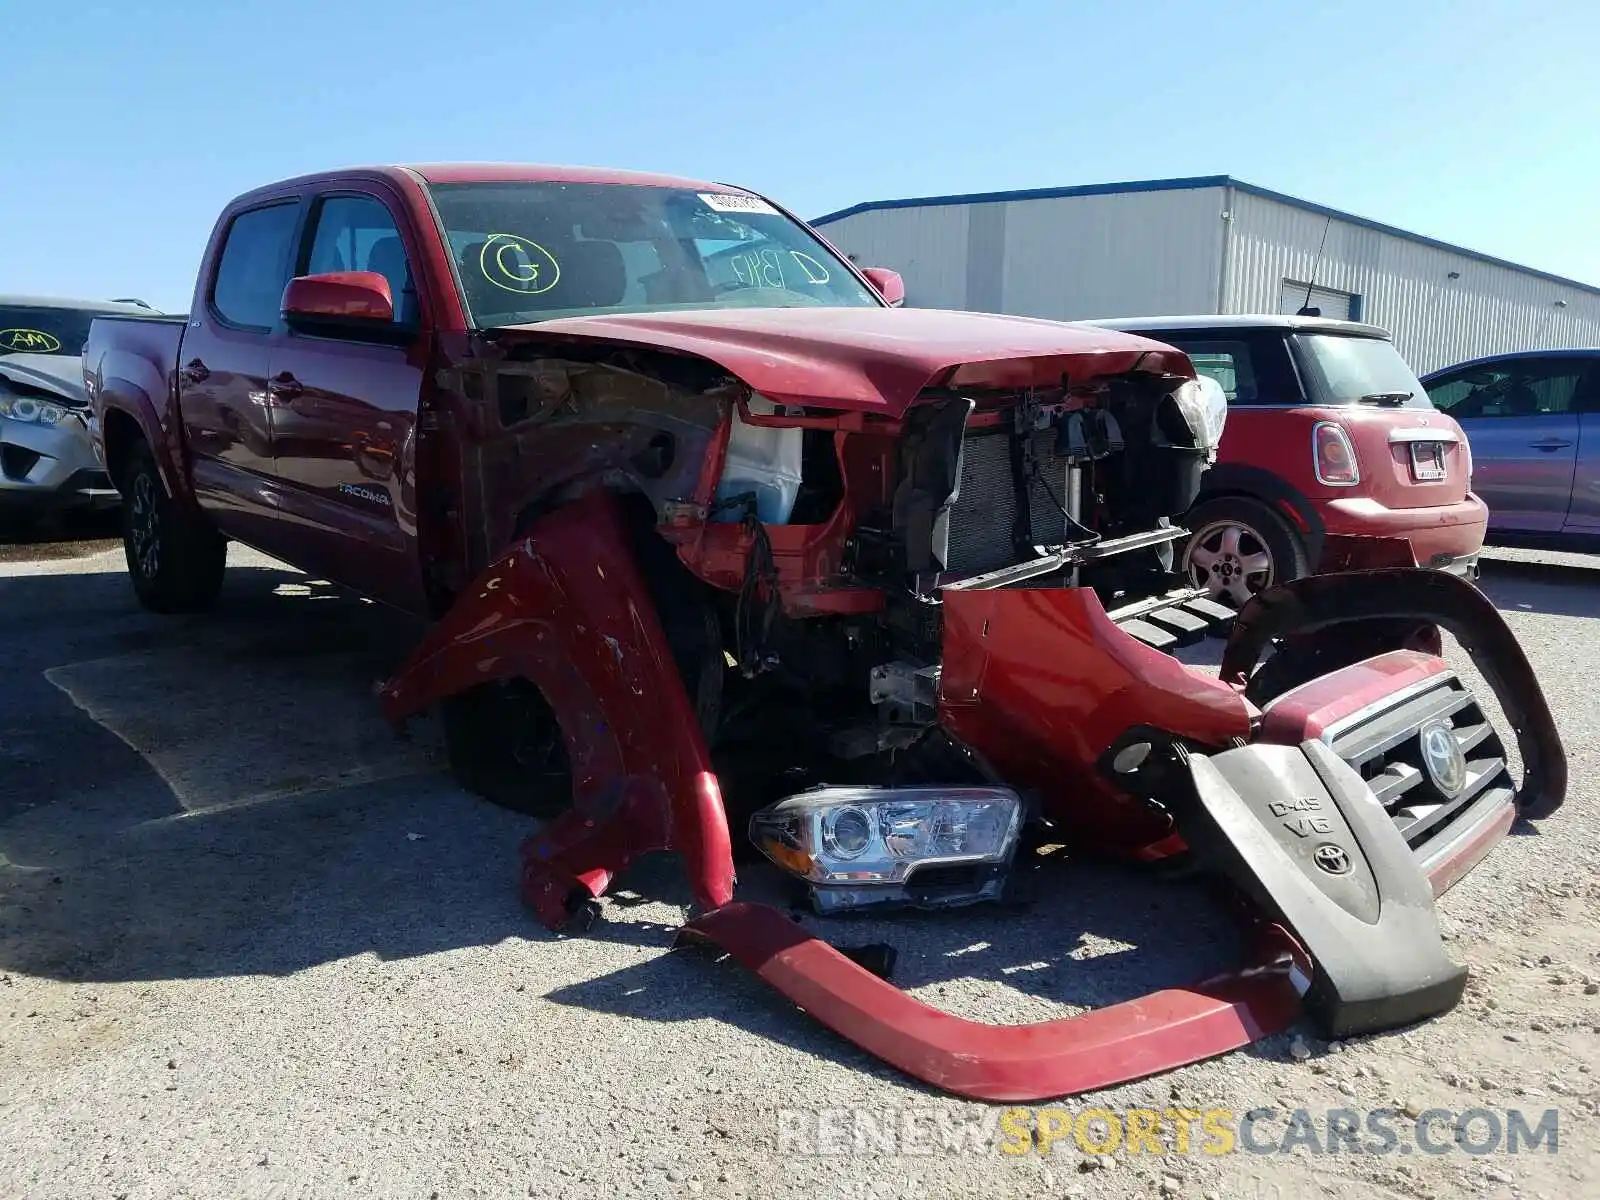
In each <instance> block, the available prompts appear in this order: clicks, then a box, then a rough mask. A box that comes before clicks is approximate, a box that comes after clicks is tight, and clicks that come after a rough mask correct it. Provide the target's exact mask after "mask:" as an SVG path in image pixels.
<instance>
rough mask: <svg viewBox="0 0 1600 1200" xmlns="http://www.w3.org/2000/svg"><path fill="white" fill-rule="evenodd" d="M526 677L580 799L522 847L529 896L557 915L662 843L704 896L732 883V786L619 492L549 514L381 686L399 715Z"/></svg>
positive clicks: (392, 715)
mask: <svg viewBox="0 0 1600 1200" xmlns="http://www.w3.org/2000/svg"><path fill="white" fill-rule="evenodd" d="M512 678H522V679H527V680H529V681H530V682H532V683H533V684H534V685H536V686H537V687H538V688H539V689H540V691H541V692H543V693H544V697H545V700H546V702H547V703H548V704H549V705H550V707H551V708H552V709H553V710H554V712H555V715H556V719H557V720H558V721H559V722H560V725H561V734H562V738H563V740H564V741H565V743H566V747H567V757H568V761H569V763H570V765H571V770H572V790H573V803H572V808H571V809H569V810H568V811H567V812H566V813H564V814H563V815H562V816H560V817H558V818H557V819H556V820H555V821H553V822H552V823H551V824H550V826H549V827H548V828H546V829H545V830H543V831H542V832H541V833H540V834H538V835H537V836H535V837H533V838H530V839H529V840H528V842H527V843H525V845H524V847H523V862H524V865H523V877H522V886H523V895H524V898H525V899H526V900H527V901H528V903H529V904H530V905H531V906H532V907H533V908H534V909H535V911H536V912H538V914H539V916H540V919H541V920H543V921H544V922H545V923H546V924H547V925H550V926H551V927H553V928H554V927H559V926H560V925H562V924H563V923H564V922H565V920H566V918H567V917H568V915H570V913H571V912H572V911H573V910H574V909H575V908H576V907H577V906H578V905H581V903H582V902H583V901H585V900H588V899H592V898H594V897H596V896H599V895H600V894H601V893H602V892H603V891H605V889H606V888H607V887H608V886H609V885H610V881H611V879H612V877H613V876H614V875H615V874H616V873H617V872H619V871H621V870H622V869H623V868H624V867H626V866H627V865H628V864H629V863H630V862H632V861H633V860H634V859H636V858H638V857H639V856H640V855H642V854H646V853H649V852H650V851H652V850H666V849H672V850H676V851H679V852H680V853H681V854H682V855H683V858H684V860H685V864H686V866H687V868H688V871H689V876H690V881H691V883H692V884H693V887H694V890H695V895H696V899H697V900H698V901H699V902H700V904H701V905H702V906H704V907H706V908H716V907H718V906H720V905H722V904H725V903H727V902H728V900H729V899H731V898H732V895H733V881H734V871H733V854H732V849H731V844H730V840H729V834H728V822H727V817H726V815H725V813H724V811H723V807H722V793H721V791H720V789H719V787H718V784H717V779H716V776H715V775H714V774H713V773H712V771H711V766H710V756H709V754H708V753H707V750H706V745H705V740H704V738H703V737H702V735H701V732H700V726H699V723H698V721H697V720H696V717H695V712H694V708H693V706H692V705H691V704H690V702H689V698H688V695H687V693H686V692H685V690H684V686H683V679H682V676H681V675H680V673H679V671H678V668H677V665H676V663H675V662H674V660H673V657H672V652H671V649H670V647H669V646H668V644H667V639H666V635H665V633H664V632H663V631H662V628H661V623H660V621H659V620H658V619H657V616H656V612H655V605H654V602H653V600H652V598H651V594H650V591H649V588H648V587H647V585H646V583H645V581H644V578H643V576H642V575H641V573H640V571H639V568H638V565H637V563H636V562H635V560H634V555H633V551H632V548H631V546H630V544H629V539H628V535H627V531H626V528H625V526H624V523H623V519H622V513H621V510H620V508H619V506H618V502H617V500H616V498H615V497H614V496H611V495H610V494H609V493H605V492H594V493H591V494H589V495H588V496H586V497H584V498H583V499H580V500H578V501H575V502H574V503H572V504H570V505H568V506H566V507H564V508H561V509H559V510H557V511H556V512H554V513H552V514H550V515H549V516H546V517H544V518H543V519H542V520H540V521H539V522H538V523H537V524H536V525H534V526H533V527H532V528H531V529H529V531H528V533H527V536H526V537H524V538H522V539H521V540H519V541H518V542H517V543H516V544H515V545H513V546H512V547H511V548H510V549H509V550H508V551H507V552H506V553H505V554H503V555H502V556H501V557H500V558H498V559H496V560H495V561H494V562H493V563H491V564H490V565H489V566H488V567H487V568H486V569H485V570H484V571H483V573H482V574H480V575H479V576H478V577H477V578H476V579H475V580H473V582H472V584H471V585H470V586H469V587H468V588H466V589H465V590H464V591H463V592H462V594H461V596H460V597H459V598H458V599H457V600H456V602H455V604H454V605H452V607H451V608H450V610H449V611H448V612H447V613H445V615H444V617H443V618H442V619H441V620H440V621H439V622H438V624H437V625H435V626H434V628H433V629H432V630H431V631H430V632H429V634H428V636H427V637H426V638H425V639H424V640H423V643H422V645H421V646H419V647H418V648H417V650H416V652H415V653H413V654H412V655H411V657H410V658H409V659H408V660H407V661H406V663H405V665H404V666H403V667H402V668H401V669H400V671H399V672H398V673H397V674H396V675H395V676H394V677H393V678H392V679H391V680H389V681H388V683H386V684H385V685H384V686H383V688H382V692H381V702H382V706H383V710H384V713H385V715H386V716H387V717H388V718H389V719H390V720H391V721H393V722H395V723H397V724H398V723H399V722H402V721H404V720H405V718H407V717H409V716H411V715H413V714H415V713H417V712H420V711H421V710H423V709H425V708H427V707H429V706H431V705H434V704H436V703H438V702H439V701H440V700H443V699H445V698H446V697H449V696H452V695H456V694H458V693H460V692H464V691H466V690H467V689H469V688H471V687H474V686H476V685H478V684H483V683H489V682H493V681H495V680H502V679H512Z"/></svg>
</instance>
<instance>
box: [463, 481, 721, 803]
mask: <svg viewBox="0 0 1600 1200" xmlns="http://www.w3.org/2000/svg"><path fill="white" fill-rule="evenodd" d="M633 515H634V517H635V520H636V522H637V524H636V525H635V527H634V528H633V529H632V531H631V532H632V535H633V538H634V550H635V554H636V562H637V563H638V565H639V569H640V571H641V573H642V574H643V575H644V578H645V582H646V584H647V585H648V586H649V588H650V593H651V596H652V598H653V599H654V600H655V602H656V615H657V617H658V618H659V619H660V621H661V624H662V627H663V629H664V631H665V633H666V635H667V641H668V644H669V645H670V647H671V648H672V653H673V658H674V660H675V661H676V663H677V665H678V670H679V672H680V674H681V675H682V678H683V682H684V688H685V690H686V691H687V692H688V696H689V702H690V704H691V705H693V706H694V710H695V715H696V716H697V717H698V718H699V721H700V727H701V731H702V732H703V733H704V735H705V738H706V742H707V744H708V745H709V744H711V743H713V742H714V741H715V738H716V730H717V726H718V723H719V720H720V716H721V707H722V679H723V671H724V666H723V657H722V631H721V627H720V625H719V624H718V621H717V614H716V610H715V609H714V608H712V606H711V603H710V599H709V597H708V595H707V589H706V587H705V585H704V584H702V583H700V581H699V580H697V579H695V578H694V576H693V575H691V574H690V573H689V571H688V569H687V568H686V567H684V566H683V564H682V563H680V562H679V561H678V557H677V555H676V554H675V553H674V552H673V550H672V547H671V546H669V545H668V544H667V543H666V542H664V541H662V540H661V538H660V537H659V536H658V535H657V534H656V533H655V532H654V529H653V528H652V527H651V524H650V522H649V521H648V520H647V519H646V518H648V517H652V516H653V510H651V509H648V508H646V509H644V510H643V512H642V513H641V512H639V511H638V510H634V513H633ZM519 533H520V530H519ZM439 708H440V716H441V718H442V721H443V725H444V735H445V746H446V752H447V754H448V756H449V761H450V771H451V774H453V775H454V776H455V779H456V782H458V783H459V784H461V786H462V787H464V788H466V789H467V791H469V792H472V793H473V794H474V795H478V796H481V797H483V798H484V799H485V800H487V801H489V802H490V803H491V804H496V805H499V806H500V807H501V808H508V809H510V810H512V811H513V812H520V813H526V814H527V815H529V816H534V817H553V816H557V815H559V814H560V813H561V812H563V811H564V810H565V809H566V808H567V807H568V806H569V805H570V804H571V803H572V774H571V768H570V765H569V761H568V757H567V752H566V742H565V741H564V739H563V737H562V734H561V726H560V723H559V722H558V721H557V719H556V715H555V712H554V710H552V709H551V707H550V705H549V703H548V702H547V701H546V700H545V698H544V694H543V693H542V692H541V691H540V690H539V688H538V687H537V686H536V685H535V684H534V683H532V682H531V681H530V680H527V679H520V678H516V679H505V680H500V681H497V682H494V683H486V684H479V685H478V686H477V687H474V688H471V689H469V690H468V691H466V692H462V693H460V694H458V695H455V696H451V697H449V698H448V699H446V700H444V701H442V702H441V703H440V706H439Z"/></svg>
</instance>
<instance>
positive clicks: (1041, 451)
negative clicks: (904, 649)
mask: <svg viewBox="0 0 1600 1200" xmlns="http://www.w3.org/2000/svg"><path fill="white" fill-rule="evenodd" d="M1031 436H1032V438H1033V459H1034V465H1035V468H1036V469H1035V472H1034V477H1033V478H1032V479H1031V480H1029V483H1028V499H1029V512H1030V514H1031V519H1032V522H1033V540H1034V543H1035V544H1037V545H1042V546H1057V545H1060V544H1061V543H1062V542H1064V541H1066V540H1068V539H1067V536H1066V533H1067V520H1066V516H1065V514H1063V512H1062V506H1063V505H1064V504H1065V503H1066V499H1067V490H1066V489H1067V466H1066V462H1065V460H1064V459H1060V458H1058V457H1057V456H1056V431H1055V430H1054V429H1041V430H1038V431H1036V432H1035V433H1033V434H1032V435H1031ZM1016 516H1017V495H1016V489H1015V488H1014V487H1013V485H1012V481H1011V440H1010V435H1009V434H1008V433H1007V432H1006V431H1005V430H1004V429H993V430H983V431H981V432H980V431H973V432H969V433H968V434H967V436H966V438H965V440H964V441H963V442H962V447H961V484H960V491H959V493H958V494H957V497H956V502H955V505H954V507H953V508H952V509H951V513H950V542H949V552H948V554H947V555H946V561H945V564H944V565H945V570H947V571H954V572H957V573H959V574H962V575H975V574H979V573H981V572H984V571H994V570H998V569H999V568H1001V567H1007V566H1011V565H1012V564H1013V563H1016V562H1018V561H1021V560H1020V559H1019V558H1018V556H1017V553H1016V551H1015V550H1014V549H1013V548H1012V545H1011V530H1012V526H1013V524H1014V523H1015V521H1016ZM1080 536H1081V535H1080Z"/></svg>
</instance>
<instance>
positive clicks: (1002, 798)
mask: <svg viewBox="0 0 1600 1200" xmlns="http://www.w3.org/2000/svg"><path fill="white" fill-rule="evenodd" d="M1021 817H1022V802H1021V800H1020V799H1019V798H1018V796H1017V794H1016V793H1015V792H1013V791H1011V790H1009V789H1007V788H988V787H909V788H872V787H859V788H857V787H835V788H826V787H825V788H818V789H816V790H815V791H810V792H802V793H801V794H800V795H798V796H790V797H788V798H787V799H784V800H780V801H778V803H776V804H773V805H771V806H769V807H767V808H764V809H762V810H761V811H760V812H758V813H756V814H755V815H754V816H753V817H751V819H750V840H751V841H753V842H755V844H756V845H757V846H758V847H759V848H760V849H761V852H762V853H763V854H765V855H766V856H767V857H768V858H770V859H771V860H772V861H773V862H774V863H776V864H777V865H778V866H780V867H782V868H783V869H784V870H786V871H788V872H790V873H791V874H793V875H796V876H798V877H800V878H801V879H804V880H806V881H807V882H808V883H810V884H811V885H812V900H813V903H814V904H815V905H816V907H817V908H818V910H819V911H833V910H836V909H840V908H853V907H858V906H861V905H864V904H878V903H917V904H924V905H937V906H942V905H949V904H961V903H971V902H972V901H975V900H982V899H987V898H989V897H990V896H992V895H995V894H997V893H998V891H999V883H1000V876H1001V874H1002V872H1003V869H1004V867H1005V866H1006V865H1008V864H1009V863H1010V861H1011V855H1012V852H1013V851H1014V850H1015V848H1016V843H1017V831H1018V829H1019V827H1020V825H1021ZM933 867H938V868H941V869H940V870H939V871H938V872H937V873H936V875H934V876H931V877H928V878H930V879H931V880H932V882H931V883H930V884H929V886H927V887H921V886H919V876H920V875H921V874H922V873H923V872H925V871H927V870H928V869H929V868H933ZM964 868H965V869H964Z"/></svg>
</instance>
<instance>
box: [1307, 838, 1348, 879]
mask: <svg viewBox="0 0 1600 1200" xmlns="http://www.w3.org/2000/svg"><path fill="white" fill-rule="evenodd" d="M1311 861H1312V862H1314V863H1316V864H1317V866H1319V867H1321V868H1322V869H1323V870H1324V871H1326V872H1327V873H1328V874H1329V875H1348V874H1349V873H1350V856H1349V855H1348V854H1346V853H1345V852H1344V847H1343V846H1336V845H1334V844H1333V843H1332V842H1323V843H1322V845H1320V846H1318V847H1317V848H1316V849H1315V850H1313V851H1312V852H1311Z"/></svg>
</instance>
